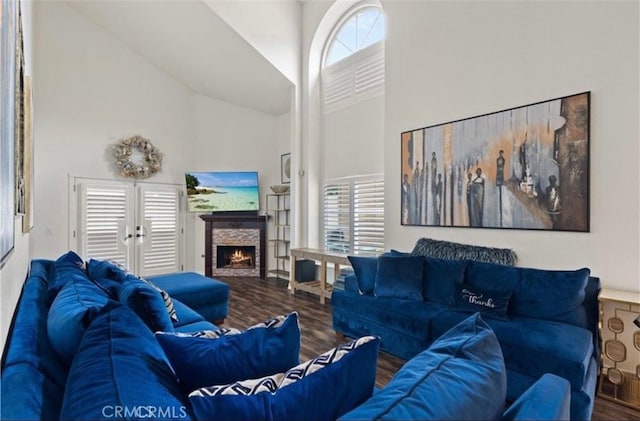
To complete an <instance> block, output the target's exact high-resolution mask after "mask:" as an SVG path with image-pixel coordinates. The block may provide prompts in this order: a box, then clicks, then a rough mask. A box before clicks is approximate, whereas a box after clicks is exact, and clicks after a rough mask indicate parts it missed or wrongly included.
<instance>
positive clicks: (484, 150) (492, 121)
mask: <svg viewBox="0 0 640 421" xmlns="http://www.w3.org/2000/svg"><path fill="white" fill-rule="evenodd" d="M589 121H590V92H583V93H580V94H576V95H570V96H565V97H561V98H556V99H551V100H547V101H542V102H538V103H535V104H530V105H525V106H521V107H516V108H511V109H508V110H504V111H498V112H493V113H489V114H484V115H481V116H477V117H471V118H466V119H462V120H456V121H451V122H448V123H443V124H438V125H435V126H429V127H424V128H421V129H416V130H411V131H407V132H404V133H402V134H401V147H402V150H401V159H402V163H401V187H402V188H401V191H402V197H401V223H402V225H421V226H446V227H473V228H505V229H533V230H553V231H576V232H588V231H589Z"/></svg>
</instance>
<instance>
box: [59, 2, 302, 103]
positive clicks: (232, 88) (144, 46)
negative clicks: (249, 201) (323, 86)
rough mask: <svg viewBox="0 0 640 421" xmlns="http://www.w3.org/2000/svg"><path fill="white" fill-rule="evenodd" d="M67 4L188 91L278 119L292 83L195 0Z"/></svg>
mask: <svg viewBox="0 0 640 421" xmlns="http://www.w3.org/2000/svg"><path fill="white" fill-rule="evenodd" d="M69 5H70V6H71V7H73V8H74V9H75V10H77V11H78V12H80V13H82V14H83V15H85V16H86V17H87V18H89V19H90V20H92V21H93V22H95V23H96V24H98V25H99V26H101V27H102V28H104V29H105V30H106V31H107V32H109V33H110V34H112V35H113V36H114V37H116V38H118V39H120V40H121V41H122V42H124V43H125V44H126V45H128V46H129V47H130V48H132V49H133V50H135V51H136V52H137V53H139V54H140V55H141V56H143V57H144V58H145V59H147V60H148V61H149V62H151V63H153V64H154V65H156V66H157V67H159V68H160V69H162V70H163V71H165V72H166V73H167V74H169V75H171V76H172V77H173V78H175V79H176V80H178V81H179V82H181V83H182V84H184V85H185V86H187V87H188V88H190V89H191V90H193V91H194V92H195V93H199V94H202V95H206V96H209V97H212V98H216V99H219V100H222V101H226V102H229V103H232V104H236V105H240V106H244V107H248V108H252V109H255V110H259V111H263V112H266V113H270V114H274V115H279V114H283V113H285V112H288V111H289V109H290V95H291V94H290V92H291V82H290V81H289V80H288V79H287V78H286V77H284V76H283V75H282V73H280V72H279V71H278V70H277V69H276V68H275V67H274V66H273V65H272V64H271V63H270V62H269V61H267V60H266V59H265V58H264V57H263V56H262V55H261V54H260V53H259V52H258V51H256V50H255V49H254V48H253V47H252V46H251V45H249V44H248V43H247V42H246V41H245V40H244V38H242V37H241V36H240V35H239V34H238V33H237V32H236V31H234V29H233V28H231V27H230V26H229V25H228V24H227V23H226V22H225V21H224V20H223V19H222V18H220V17H219V16H218V15H217V14H216V13H215V12H214V11H213V10H212V9H211V8H210V7H209V6H207V5H206V4H205V3H204V2H203V1H200V0H195V1H194V0H187V1H148V0H147V1H70V2H69Z"/></svg>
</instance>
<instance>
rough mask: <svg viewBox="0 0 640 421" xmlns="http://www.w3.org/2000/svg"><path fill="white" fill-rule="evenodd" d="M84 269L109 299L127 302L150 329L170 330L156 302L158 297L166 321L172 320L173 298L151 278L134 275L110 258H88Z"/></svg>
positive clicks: (175, 315)
mask: <svg viewBox="0 0 640 421" xmlns="http://www.w3.org/2000/svg"><path fill="white" fill-rule="evenodd" d="M87 273H88V276H89V278H90V279H91V280H92V281H93V283H95V284H96V285H97V286H98V287H100V288H101V289H102V290H104V291H105V292H106V293H107V294H108V295H109V296H110V297H111V298H112V299H115V300H119V301H120V302H121V303H123V304H126V305H129V306H130V307H131V308H132V309H133V310H134V311H135V312H136V314H138V316H139V317H141V318H142V320H143V321H144V322H145V324H147V326H149V328H150V329H151V330H153V331H156V330H166V331H172V330H173V328H172V324H171V323H168V322H167V317H166V316H165V315H164V314H163V313H162V311H161V310H160V308H161V306H160V305H159V304H160V299H161V300H162V303H163V305H164V307H165V311H166V312H167V313H168V315H169V319H170V322H173V323H175V322H177V321H178V316H177V314H176V310H175V308H174V305H173V300H172V299H171V297H170V296H169V294H168V293H167V292H166V291H164V290H163V289H161V288H160V287H158V286H157V285H155V284H154V283H152V282H151V281H149V280H147V279H144V278H140V277H137V276H135V275H134V274H132V273H131V272H128V271H127V270H126V269H125V268H124V267H123V266H122V265H120V264H119V263H117V262H115V261H110V260H97V259H90V260H89V262H88V263H87ZM149 287H151V289H149ZM154 291H155V292H154ZM158 295H159V297H158Z"/></svg>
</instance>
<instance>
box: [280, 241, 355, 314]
mask: <svg viewBox="0 0 640 421" xmlns="http://www.w3.org/2000/svg"><path fill="white" fill-rule="evenodd" d="M298 258H301V259H310V260H316V261H319V262H320V279H319V280H316V281H311V282H296V260H297V259H298ZM327 263H331V264H333V267H334V276H336V275H337V274H338V273H339V272H340V265H343V266H348V265H350V263H349V259H348V258H347V255H346V254H342V253H334V252H331V251H326V250H318V249H310V248H298V249H291V274H290V277H289V288H290V290H291V293H292V294H295V292H296V290H297V289H299V290H301V291H307V292H309V293H311V294H315V295H318V296H320V303H321V304H324V303H325V300H326V299H327V298H331V291H332V290H333V287H332V286H331V285H330V284H328V283H327Z"/></svg>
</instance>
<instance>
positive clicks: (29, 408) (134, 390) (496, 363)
mask: <svg viewBox="0 0 640 421" xmlns="http://www.w3.org/2000/svg"><path fill="white" fill-rule="evenodd" d="M80 265H81V262H80V261H79V260H78V258H77V256H75V255H73V254H71V253H69V254H67V255H65V256H63V257H61V258H60V259H58V260H56V261H50V260H34V261H32V263H31V268H30V272H29V275H28V277H27V279H26V281H25V284H24V287H23V291H22V295H21V298H20V300H19V302H18V305H17V308H16V312H15V313H14V318H13V321H12V329H11V332H10V336H9V337H8V339H7V344H6V347H5V350H4V352H3V361H2V377H1V383H0V386H1V396H0V418H1V419H3V420H5V419H6V420H58V419H64V420H74V419H91V420H94V419H147V420H148V419H173V420H175V419H179V420H189V419H194V418H196V417H195V408H194V406H193V405H192V404H191V401H190V399H192V398H190V397H189V396H187V394H186V393H185V391H184V390H183V388H182V387H181V386H183V385H184V383H182V384H181V383H180V382H179V380H178V378H177V376H178V375H179V374H178V373H179V372H180V371H179V370H178V367H177V366H176V365H175V361H174V364H173V365H172V364H171V361H172V358H176V355H175V354H176V353H173V354H174V355H170V354H168V353H167V349H165V347H164V346H162V341H160V340H159V339H157V337H154V334H153V332H154V331H156V330H158V329H160V330H162V331H163V332H169V333H170V332H171V330H173V331H174V332H177V333H178V336H179V333H180V332H192V331H201V330H215V329H216V326H215V325H214V324H212V323H211V322H209V321H207V320H205V319H204V318H203V317H202V316H201V315H199V314H198V313H197V312H196V311H194V310H193V309H192V308H190V307H189V306H187V305H185V304H184V303H182V302H181V301H179V300H177V299H175V298H171V300H167V297H166V295H165V294H162V293H161V292H160V291H159V289H158V286H157V285H152V284H148V283H146V282H145V281H142V280H135V279H131V276H130V275H128V274H126V273H122V272H118V271H117V270H115V269H114V268H112V267H110V266H109V265H108V264H107V265H101V264H99V262H93V264H92V262H91V261H90V262H89V265H88V267H87V268H81V267H80ZM112 270H115V271H116V273H117V274H114V273H110V274H109V276H105V274H106V273H107V272H109V271H112ZM90 276H93V278H91V277H90ZM103 276H104V277H103ZM189 276H193V275H189ZM181 278H184V277H180V276H178V277H176V279H181ZM163 279H164V280H163V281H162V282H159V283H161V284H163V288H166V291H171V285H170V282H169V277H164V278H163ZM181 280H182V281H183V280H184V279H181ZM178 290H179V291H180V289H178ZM182 293H183V294H186V291H184V290H183V291H182ZM115 298H117V300H116V299H115ZM214 317H216V318H217V317H220V315H215V316H214ZM176 319H177V320H176ZM296 323H297V318H296ZM61 326H64V329H60V327H61ZM254 331H255V330H254ZM78 339H79V340H78ZM298 341H299V339H298ZM258 348H260V347H258ZM292 349H293V350H294V351H295V352H298V351H299V344H298V347H292ZM376 349H377V347H376ZM256 351H257V352H258V353H257V354H256V355H255V356H252V355H251V353H247V352H244V353H243V355H245V354H249V355H248V356H247V358H249V359H251V360H253V361H254V363H255V362H257V361H260V360H262V359H263V357H264V355H262V354H259V352H260V349H256ZM177 354H179V352H177ZM323 355H324V354H323ZM279 356H280V357H279V359H281V358H282V354H279ZM177 357H178V358H179V355H177ZM189 357H190V358H191V359H193V360H196V361H197V360H198V357H197V355H190V356H189ZM341 361H347V359H346V358H343V359H342V360H341ZM350 361H352V362H353V363H355V364H357V365H361V364H362V363H363V361H362V359H361V358H351V359H350ZM371 361H372V362H370V363H369V365H372V367H369V368H368V369H367V370H368V372H370V373H373V376H375V365H376V363H375V359H374V360H371ZM436 362H437V363H436ZM201 364H203V367H206V366H207V364H206V362H201ZM345 364H346V363H345ZM333 373H334V375H337V379H336V380H335V381H336V382H337V383H336V384H341V385H343V389H344V387H347V386H346V385H348V389H352V388H353V386H354V384H353V382H350V380H349V378H348V377H347V378H345V375H346V374H344V373H342V372H341V370H337V371H336V370H334V371H333ZM345 373H349V371H348V370H347V371H345ZM469 373H474V374H475V375H474V376H469ZM352 374H353V373H352ZM313 376H316V375H315V374H312V375H311V377H313ZM325 377H326V376H325ZM320 378H323V377H322V376H320ZM372 378H373V377H372ZM461 379H466V380H465V381H460V380H461ZM352 380H353V379H352ZM506 381H507V372H506V369H505V366H504V360H503V356H502V351H501V350H500V346H499V345H498V342H497V339H496V337H495V334H494V333H493V331H492V329H491V327H490V326H489V325H488V324H486V323H485V322H484V321H483V320H482V319H481V318H480V316H478V315H475V316H471V317H468V318H466V319H465V320H463V321H462V322H461V323H459V324H458V325H456V326H455V327H454V328H453V329H451V330H449V331H448V332H445V333H444V334H443V335H442V336H441V338H440V339H439V340H436V341H435V342H434V343H433V344H432V347H431V348H429V349H428V350H426V351H423V352H422V353H420V354H419V355H418V356H416V357H415V358H414V359H413V360H411V361H409V362H408V363H407V365H405V366H404V367H403V368H402V369H401V370H400V371H399V372H398V373H397V374H396V376H394V378H393V379H392V381H391V382H390V383H389V384H388V385H387V386H386V387H385V388H383V389H382V390H380V391H378V392H377V393H375V394H373V395H372V393H373V390H371V389H372V387H371V386H369V392H368V394H367V396H366V397H364V398H362V399H360V400H359V401H358V402H357V403H356V404H355V405H351V411H352V412H347V411H344V412H347V413H344V412H342V416H343V417H344V419H397V417H398V416H399V415H400V414H404V416H403V418H405V419H421V420H423V419H444V418H448V419H453V418H456V419H495V420H507V421H508V420H516V419H522V420H525V419H527V420H529V419H548V420H556V419H567V418H568V416H569V404H570V400H571V395H570V392H569V390H570V387H569V383H568V381H566V380H565V379H562V378H560V377H558V376H553V375H546V376H543V377H542V378H540V379H539V380H537V381H536V382H535V384H534V385H533V386H532V387H531V388H529V389H528V390H527V391H526V392H525V393H524V394H523V395H522V396H521V397H520V398H519V399H518V400H517V402H515V403H514V404H513V405H511V406H510V407H509V408H508V409H506V411H504V412H503V410H504V408H505V402H506ZM325 383H326V382H325ZM355 383H358V382H355ZM372 384H373V383H371V385H372ZM335 390H337V389H336V388H332V387H331V386H330V385H329V386H325V385H324V383H323V385H321V387H320V389H319V392H318V393H316V394H311V395H310V398H311V399H313V400H317V399H319V398H320V395H319V393H320V391H329V393H324V395H325V398H327V399H329V400H330V401H331V402H343V403H344V400H343V399H341V396H336V394H335V393H334V392H335ZM341 390H342V389H341ZM412 391H419V392H420V393H419V394H418V395H416V394H415V393H413V392H412ZM345 394H346V392H345ZM245 398H246V399H251V398H250V397H238V399H245ZM223 399H234V398H231V397H229V398H223ZM291 402H293V404H295V403H296V401H295V400H293V401H291ZM380 408H382V411H383V412H384V413H385V414H387V415H385V414H380V413H377V412H376V411H378V410H380ZM398 411H403V412H398ZM452 411H453V412H452ZM281 412H282V411H281ZM285 413H289V414H291V412H287V411H285ZM294 413H296V414H298V415H299V414H301V412H300V411H298V412H294ZM302 413H304V411H303V412H302ZM305 417H308V418H311V419H314V418H315V415H314V414H307V413H305ZM201 418H202V417H201ZM296 418H297V419H299V418H300V416H297V417H296ZM204 419H211V418H210V417H205V418H204ZM214 419H225V417H224V416H222V414H221V416H220V417H217V416H216V417H214ZM234 419H236V418H235V417H234ZM250 419H261V418H255V417H252V418H250ZM264 419H268V417H267V416H265V417H264Z"/></svg>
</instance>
